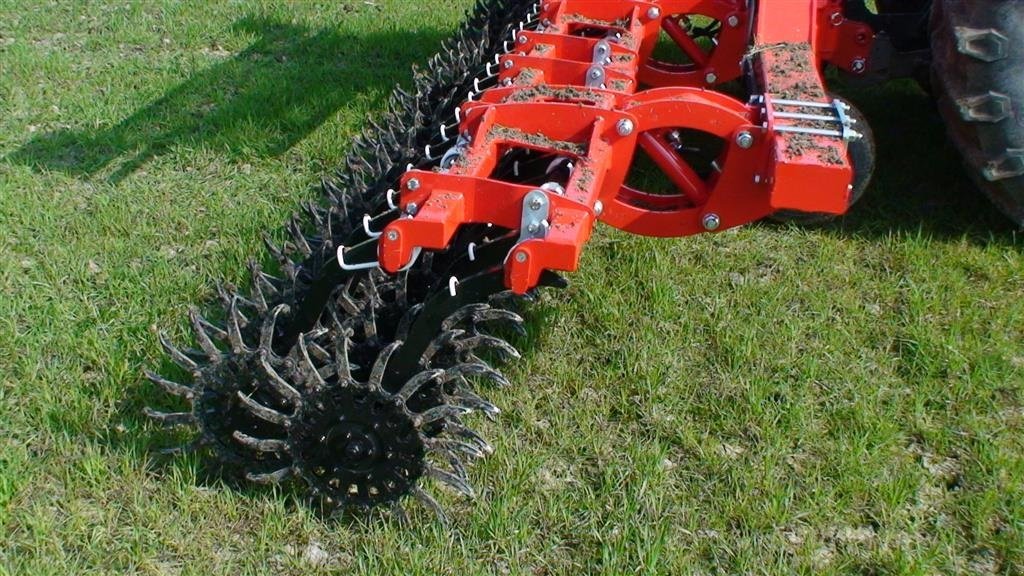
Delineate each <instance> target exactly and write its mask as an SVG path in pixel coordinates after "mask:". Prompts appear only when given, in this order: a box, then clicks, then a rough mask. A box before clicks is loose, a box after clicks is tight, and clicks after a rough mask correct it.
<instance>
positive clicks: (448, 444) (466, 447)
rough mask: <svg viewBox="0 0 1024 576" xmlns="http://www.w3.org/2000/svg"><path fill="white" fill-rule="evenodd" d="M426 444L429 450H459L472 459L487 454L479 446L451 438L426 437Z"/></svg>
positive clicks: (480, 457)
mask: <svg viewBox="0 0 1024 576" xmlns="http://www.w3.org/2000/svg"><path fill="white" fill-rule="evenodd" d="M426 446H427V448H428V449H430V450H448V451H449V452H459V453H461V454H464V455H466V456H468V457H470V458H473V459H474V460H480V459H482V458H484V457H486V456H487V454H486V453H485V452H484V451H483V450H481V449H480V447H479V446H476V445H474V444H470V443H469V442H460V441H458V440H452V439H451V438H427V439H426Z"/></svg>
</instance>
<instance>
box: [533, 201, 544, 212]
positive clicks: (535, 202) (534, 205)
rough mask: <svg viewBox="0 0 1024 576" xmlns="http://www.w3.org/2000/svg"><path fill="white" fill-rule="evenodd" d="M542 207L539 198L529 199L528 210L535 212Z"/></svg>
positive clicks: (542, 204)
mask: <svg viewBox="0 0 1024 576" xmlns="http://www.w3.org/2000/svg"><path fill="white" fill-rule="evenodd" d="M542 207H544V203H543V202H541V199H540V198H534V199H533V200H530V210H533V211H534V212H536V211H537V210H540V209H541V208H542Z"/></svg>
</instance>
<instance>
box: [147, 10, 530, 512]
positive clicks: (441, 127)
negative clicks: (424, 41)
mask: <svg viewBox="0 0 1024 576" xmlns="http://www.w3.org/2000/svg"><path fill="white" fill-rule="evenodd" d="M535 4H536V2H535V1H534V0H478V2H477V4H476V7H475V8H474V11H473V12H472V14H470V16H469V17H468V18H467V20H466V21H465V22H464V24H463V26H462V27H460V29H459V30H458V31H457V33H456V34H455V35H454V36H453V37H452V38H451V39H449V40H448V41H447V42H446V43H445V44H444V45H443V46H442V49H441V50H440V52H439V53H438V55H436V56H435V57H434V58H432V59H431V60H430V61H429V62H428V63H427V65H426V66H425V68H424V69H422V70H419V71H417V72H416V74H415V77H414V86H413V89H412V90H410V91H403V90H401V89H396V91H395V93H394V94H393V96H392V98H391V100H390V102H389V104H388V106H387V111H386V113H385V114H384V117H383V118H381V119H380V120H379V121H378V122H375V123H371V125H370V127H369V128H367V130H366V131H365V132H364V133H363V135H361V136H360V137H358V138H356V139H355V140H354V141H353V142H352V147H351V152H350V154H349V156H348V159H347V161H346V162H345V165H344V167H343V169H342V170H340V171H339V172H338V173H336V174H335V175H334V177H333V178H331V179H330V180H325V181H324V182H323V194H324V199H325V201H326V204H327V206H326V207H320V206H317V205H314V204H309V205H305V206H304V207H303V210H302V211H301V212H300V213H298V214H297V215H295V216H294V217H293V218H292V219H291V220H290V221H289V223H288V224H287V226H286V232H287V234H288V239H287V240H286V241H285V243H284V244H283V245H280V246H278V245H275V244H274V243H273V242H271V241H269V240H268V241H267V249H268V251H269V253H270V255H271V256H272V259H273V261H274V263H275V264H274V265H273V269H276V271H277V272H276V273H274V272H273V270H271V271H269V272H268V271H267V270H265V269H263V268H262V267H261V266H260V265H258V264H256V263H253V264H251V265H250V273H251V277H252V285H251V287H250V288H249V290H248V291H246V292H243V291H238V290H236V289H234V288H232V287H227V288H222V289H220V292H219V294H220V301H221V305H222V311H221V312H220V313H211V314H210V316H209V318H218V319H217V320H211V319H207V318H204V317H203V316H201V315H199V314H198V313H197V312H192V313H191V321H192V322H191V324H192V328H193V332H194V339H195V342H196V344H195V349H192V348H179V347H177V346H175V345H173V344H171V343H170V341H169V340H167V339H166V338H165V337H163V336H162V335H161V343H162V344H163V346H164V349H165V351H166V352H167V353H168V355H169V356H170V358H171V360H172V361H173V362H174V363H175V364H177V365H178V366H179V367H180V368H181V369H182V370H184V371H185V372H187V373H188V374H189V375H190V381H186V380H182V381H181V382H176V381H174V380H178V379H177V378H175V379H174V380H172V379H170V378H165V377H163V376H160V375H157V374H152V373H147V377H148V378H149V379H150V380H151V381H152V382H153V383H155V384H156V385H158V386H159V387H160V388H162V389H163V390H164V391H166V392H167V393H169V394H170V395H172V396H177V397H180V398H182V399H184V400H185V401H186V402H187V403H188V405H189V407H188V409H185V410H182V411H177V412H164V411H157V410H153V409H150V408H147V409H146V413H147V414H148V415H149V416H150V417H151V418H153V419H154V420H155V421H157V422H158V423H160V424H163V425H166V426H195V427H197V428H198V434H197V436H196V438H195V440H194V441H193V442H192V443H191V444H190V445H189V446H188V448H196V447H200V448H206V449H208V451H209V452H210V453H211V454H212V455H213V456H214V458H215V460H216V462H217V463H218V464H219V465H221V466H222V467H223V468H224V469H225V470H228V471H230V472H233V473H235V474H237V475H238V476H239V477H242V478H246V479H248V480H251V481H254V482H257V483H277V482H281V481H285V480H287V479H296V478H301V479H303V480H304V481H305V482H306V483H308V484H309V485H310V488H311V490H312V492H314V493H318V494H320V495H321V501H322V502H325V503H327V504H329V505H330V506H332V507H357V508H358V507H366V506H371V505H374V504H379V503H387V502H391V503H397V501H398V499H399V498H400V497H401V496H402V495H403V494H412V495H413V496H414V497H416V498H417V499H418V500H419V501H421V502H422V503H424V504H425V505H427V506H428V507H430V508H432V509H435V510H437V511H440V507H439V506H438V505H437V503H436V501H434V499H433V498H432V497H431V496H430V495H429V494H428V493H427V492H426V491H425V490H424V489H423V488H422V487H421V485H422V484H423V482H424V481H425V480H427V479H433V480H434V481H436V482H438V483H440V484H443V485H446V486H448V487H451V488H453V489H455V490H456V491H457V492H460V493H463V494H472V489H471V488H470V487H469V483H468V480H467V474H466V468H465V466H466V464H468V463H469V462H471V461H472V460H474V459H476V458H479V457H482V456H483V455H485V454H488V453H489V452H490V451H491V447H490V445H489V444H488V443H487V442H486V441H484V440H483V439H482V438H481V437H480V435H479V434H477V433H476V432H475V431H474V430H472V429H471V428H469V427H468V426H467V425H466V424H465V423H464V422H463V421H462V417H463V416H465V415H466V414H468V413H471V412H480V413H483V414H485V415H487V416H493V415H494V414H495V413H497V408H495V407H494V406H493V405H492V404H490V403H489V402H487V401H486V400H483V399H482V398H480V397H479V396H477V395H476V394H475V393H474V392H473V391H472V390H471V384H472V383H471V381H472V380H474V379H477V378H486V379H491V380H493V381H494V382H497V383H498V384H499V385H504V384H507V380H505V378H504V377H503V376H501V374H500V373H498V372H497V371H496V370H494V369H492V368H490V367H489V366H487V364H486V363H485V362H484V361H483V360H482V359H481V358H480V357H479V356H477V352H478V351H479V350H481V349H489V350H492V351H496V352H497V354H498V355H499V356H501V357H505V358H517V357H518V352H516V351H515V349H514V348H512V347H511V346H510V345H509V344H508V343H507V342H505V341H504V340H501V339H500V338H497V337H494V336H491V335H490V334H489V333H488V332H487V330H485V329H484V326H485V325H486V326H490V325H493V324H498V323H502V324H507V325H510V326H511V327H512V329H517V330H519V329H521V324H522V319H521V318H519V316H518V315H516V314H514V313H512V312H509V311H507V310H504V309H503V308H504V306H500V305H498V304H497V303H491V304H487V303H486V302H487V296H489V295H490V293H488V292H480V293H479V294H476V295H475V297H476V298H477V299H476V300H472V299H471V300H470V301H467V302H462V303H461V304H460V305H459V306H455V307H453V308H450V309H449V308H445V307H444V306H442V308H443V309H444V310H445V312H444V313H443V314H442V315H440V316H438V315H437V314H438V313H437V312H436V310H430V308H431V306H432V304H431V303H435V301H437V300H438V299H437V298H436V295H437V294H438V293H439V292H441V293H443V292H445V291H446V288H445V286H446V283H447V281H448V279H449V278H456V277H457V278H458V279H459V280H463V279H465V278H467V277H469V276H471V275H473V274H475V273H476V272H477V271H478V270H479V267H478V266H477V267H474V266H468V267H467V266H466V265H465V260H466V257H465V252H466V247H467V246H468V245H469V243H470V242H472V243H475V244H477V245H481V244H486V243H487V242H490V241H491V240H490V239H489V238H488V237H487V233H488V232H489V231H484V230H467V231H465V233H464V234H463V237H462V238H461V239H459V240H458V241H456V242H454V243H453V246H452V247H451V248H450V250H448V251H447V252H439V253H432V254H423V256H422V257H421V258H420V259H419V260H418V261H417V262H416V264H415V265H414V266H413V267H412V268H411V269H409V270H407V271H405V272H402V273H400V274H398V275H395V276H388V275H386V274H383V273H382V272H380V271H379V270H367V271H362V272H359V273H357V274H354V275H350V277H348V278H347V280H345V281H344V282H340V283H338V284H337V285H335V284H329V285H327V287H328V288H330V290H329V292H330V293H329V296H328V295H327V294H326V293H324V294H322V295H323V296H324V297H325V298H326V303H325V309H326V311H327V312H326V313H320V312H317V314H321V315H320V317H319V318H317V317H316V316H315V315H308V313H309V310H308V309H305V308H303V304H304V303H305V302H307V301H310V300H311V298H310V295H311V294H312V293H315V292H317V291H318V290H319V291H320V292H323V288H324V287H325V281H324V277H325V275H324V274H323V270H324V269H326V268H327V267H328V264H329V263H330V262H331V260H332V259H333V257H334V253H335V250H336V247H337V246H341V245H343V246H348V247H352V246H355V245H357V244H359V243H362V242H365V241H367V240H368V239H369V238H370V237H371V228H372V229H373V230H379V229H380V228H381V227H382V226H383V225H384V224H386V222H387V221H388V219H389V218H393V217H395V216H396V213H395V210H394V208H392V202H391V197H390V196H389V194H390V192H389V191H390V190H391V189H393V188H397V187H398V182H399V179H400V177H401V176H402V174H403V173H404V172H405V171H406V170H407V168H408V167H409V166H414V167H417V168H426V169H431V168H436V167H438V166H439V164H440V162H441V160H442V158H441V155H440V154H436V151H442V152H443V151H444V150H446V149H448V148H450V147H451V145H452V144H451V142H450V140H451V136H452V135H453V134H454V133H453V130H455V127H456V126H457V122H455V111H456V108H457V106H459V105H460V104H461V103H462V100H463V99H464V97H465V94H466V93H467V92H468V91H470V90H479V89H481V86H483V87H484V88H486V87H490V86H491V85H493V84H494V83H495V80H494V79H493V77H491V76H490V75H488V74H487V73H486V72H485V70H486V69H485V65H486V64H487V63H489V62H491V61H492V60H493V58H494V56H495V55H496V54H499V53H502V52H504V48H503V44H504V41H505V40H507V39H508V38H509V37H510V34H511V32H512V31H513V29H515V30H518V29H520V23H521V22H523V21H527V22H528V25H529V22H530V14H531V8H533V7H534V6H535ZM446 133H447V135H446ZM431 150H434V151H435V153H432V152H431ZM367 222H371V223H372V225H368V224H367ZM490 232H492V233H496V232H497V231H490ZM460 234H462V233H460ZM496 244H497V245H498V247H499V248H503V250H504V251H507V248H508V247H507V246H504V245H502V244H500V243H496ZM478 250H479V248H478ZM496 253H497V252H496ZM501 254H504V252H501ZM275 274H276V275H275ZM313 300H315V299H313ZM441 300H443V298H442V299H441ZM445 305H447V304H445ZM304 314H305V315H306V316H303V315H304ZM296 318H305V319H306V320H309V322H310V323H309V324H307V326H308V327H307V328H306V329H305V330H306V333H304V334H301V335H299V336H298V337H297V338H296V337H294V333H291V332H288V331H282V330H283V329H282V327H283V326H289V325H290V323H293V322H295V319H296ZM424 325H426V326H428V327H432V328H433V329H434V332H430V331H429V330H426V331H424V329H423V326H424ZM410 332H411V334H410ZM424 333H430V335H429V336H426V337H425V336H424V335H423V334H424ZM283 334H292V335H283ZM410 339H411V340H412V342H411V343H406V344H403V342H405V341H407V340H410ZM339 343H341V344H339ZM403 346H404V348H403ZM396 351H398V353H397V354H398V356H403V357H404V358H405V361H404V368H403V369H402V370H400V371H398V372H395V371H394V370H392V369H391V368H392V367H391V366H389V365H388V359H389V358H391V356H392V355H393V354H396ZM409 359H412V360H411V361H410V360H409ZM358 391H361V392H359V393H358V394H357V392H358ZM360 400H362V401H365V402H369V404H368V405H369V406H371V407H377V409H379V410H381V411H380V412H379V413H374V412H373V411H372V410H371V411H370V412H366V411H364V410H361V409H360V408H359V407H360V406H361V405H360V402H359V401H360ZM318 406H322V407H323V408H318ZM368 414H370V415H373V416H381V417H382V418H380V419H378V418H376V417H371V416H368ZM343 416H344V418H345V419H347V420H348V421H349V422H356V423H358V422H362V423H361V424H358V425H356V424H351V425H346V426H341V425H340V423H339V422H340V420H341V419H342V417H343ZM378 420H380V421H379V422H378ZM389 421H391V422H393V423H394V426H396V428H394V430H392V429H391V428H388V427H387V422H389ZM378 424H379V425H380V426H376V427H375V425H378ZM339 426H341V428H339ZM381 426H383V428H381ZM382 430H383V431H382ZM399 430H400V431H402V434H399V433H398V431H399ZM406 432H408V435H406V434H405V433H406ZM348 436H351V438H348ZM339 438H345V439H346V441H345V442H342V441H341V440H339ZM352 439H356V440H358V441H351V442H350V441H349V440H352ZM385 448H390V449H389V450H388V449H385ZM389 453H390V454H391V455H392V458H395V459H393V460H392V459H388V458H387V456H388V454H389ZM382 456H384V460H380V458H381V457H382ZM321 468H322V469H323V470H324V471H325V474H324V475H323V476H321V475H319V474H317V472H318V471H319V470H320V469H321ZM336 469H337V470H338V471H337V472H335V470H336ZM328 470H329V471H331V473H332V474H335V475H334V476H329V475H327V474H326V471H328ZM388 474H390V478H391V479H390V480H385V481H384V483H381V482H380V481H378V477H379V475H380V476H382V477H386V476H388ZM402 478H404V479H405V480H404V481H401V479H402ZM335 480H336V481H335ZM344 481H348V484H347V486H344V484H345V482H344ZM388 481H390V482H393V483H394V484H393V485H391V484H388V483H387V482H388ZM328 499H329V500H330V501H329V502H328Z"/></svg>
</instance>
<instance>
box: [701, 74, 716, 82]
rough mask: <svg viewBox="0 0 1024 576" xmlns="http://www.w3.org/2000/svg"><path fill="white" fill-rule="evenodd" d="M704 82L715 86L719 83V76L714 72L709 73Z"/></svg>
mask: <svg viewBox="0 0 1024 576" xmlns="http://www.w3.org/2000/svg"><path fill="white" fill-rule="evenodd" d="M704 81H705V82H707V83H708V84H714V83H715V82H718V75H716V74H715V73H714V72H708V74H707V76H705V77H704Z"/></svg>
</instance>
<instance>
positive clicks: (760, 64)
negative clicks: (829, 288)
mask: <svg viewBox="0 0 1024 576" xmlns="http://www.w3.org/2000/svg"><path fill="white" fill-rule="evenodd" d="M747 4H748V3H747V2H745V1H742V0H661V1H655V0H647V1H644V0H608V1H582V0H557V1H556V0H549V1H547V2H543V3H542V5H541V9H540V12H539V14H538V20H539V21H540V22H541V26H540V27H539V28H538V29H537V30H534V31H526V30H524V31H521V32H519V33H517V34H516V35H515V37H514V38H512V39H511V40H510V43H509V52H508V53H507V54H506V55H504V56H502V57H500V58H499V59H498V60H497V62H496V64H497V67H498V70H497V72H496V74H497V80H498V82H499V85H498V87H495V88H490V89H488V90H485V91H483V92H482V93H479V94H475V95H471V96H470V100H469V101H467V102H465V103H464V104H463V106H462V107H461V110H460V112H461V114H460V117H461V121H460V126H459V133H460V134H462V135H463V137H464V139H465V140H466V141H467V143H466V144H465V148H464V150H463V153H462V156H461V157H460V158H459V159H458V161H456V162H455V163H454V164H453V165H452V166H450V167H449V168H448V169H446V170H435V171H425V170H410V171H409V172H408V173H406V174H405V176H404V177H403V179H402V190H401V198H400V200H401V201H400V204H401V209H402V210H403V211H405V212H406V213H407V214H408V215H407V216H405V217H402V218H399V219H397V220H395V221H393V222H392V223H391V224H389V225H388V226H387V227H386V228H385V230H384V233H383V235H382V237H381V240H380V246H379V256H380V262H381V266H382V267H383V268H384V269H386V270H388V271H390V272H395V271H397V270H399V269H401V268H402V267H404V266H405V265H407V264H408V262H409V261H410V259H411V258H413V257H414V254H415V253H416V251H417V249H425V250H440V249H443V248H445V247H446V246H448V244H449V243H450V242H451V240H452V237H453V236H454V234H455V233H456V231H457V230H458V228H459V226H461V225H463V224H468V223H491V224H493V225H495V226H499V227H502V228H507V229H512V230H515V229H518V228H519V227H520V226H521V223H522V216H523V210H524V207H523V203H524V197H526V196H527V195H528V194H531V192H534V191H536V190H537V187H535V186H527V185H523V184H521V183H515V182H507V181H502V180H501V179H499V178H497V177H495V176H494V174H495V168H496V166H497V165H498V162H499V160H500V159H501V158H502V156H503V155H505V154H506V153H508V152H509V151H511V150H516V149H528V150H532V151H533V153H538V154H550V155H552V156H557V157H562V158H565V159H568V160H569V161H571V162H572V170H571V174H570V176H569V178H568V181H567V182H566V183H565V186H564V193H561V194H560V193H558V192H556V191H552V190H550V189H549V190H547V191H545V194H546V195H547V197H548V200H549V202H550V209H549V213H548V221H547V227H546V233H544V234H540V235H533V236H530V235H524V236H523V238H522V241H521V242H519V243H518V244H517V245H516V246H515V247H514V248H513V249H512V251H511V252H510V254H509V257H508V258H507V259H506V262H505V269H506V283H507V285H508V286H509V287H510V288H511V289H512V290H514V291H515V292H517V293H523V292H526V291H527V290H529V289H530V288H532V287H534V286H535V285H536V284H537V282H538V281H539V278H540V275H541V272H542V271H543V270H545V269H553V270H569V271H571V270H575V269H576V267H577V266H578V264H579V258H580V254H581V252H582V249H583V246H584V244H585V243H586V242H587V240H588V239H589V238H590V235H591V233H592V230H593V226H594V223H595V221H596V220H598V219H600V220H601V221H603V222H605V223H607V224H609V225H611V226H614V227H616V228H620V229H622V230H626V231H629V232H632V233H636V234H644V235H649V236H684V235H690V234H697V233H700V232H705V231H715V230H724V229H727V228H731V227H734V226H739V225H742V224H745V223H748V222H751V221H754V220H757V219H759V218H762V217H764V216H766V215H768V214H770V213H771V212H772V211H773V210H776V209H779V208H789V209H800V210H807V211H823V212H833V213H840V212H843V211H845V210H846V207H847V206H846V202H847V195H848V193H847V188H848V185H849V184H850V181H851V179H852V170H851V167H850V164H849V161H848V159H847V157H846V148H845V146H846V143H845V140H844V139H843V137H842V136H843V135H848V132H844V131H843V128H844V127H843V126H842V125H841V124H839V123H838V121H837V120H828V119H826V120H822V119H820V118H819V119H817V120H807V119H804V118H802V117H801V115H807V114H809V113H810V112H813V114H810V117H811V118H817V117H830V115H831V116H834V117H835V118H837V119H841V118H842V110H836V109H835V108H834V104H833V102H832V99H831V98H830V97H829V96H828V93H827V91H826V89H825V87H824V84H823V82H822V77H821V74H820V66H821V65H823V64H824V63H826V62H831V63H834V64H835V65H836V66H838V67H840V68H844V69H847V70H851V71H854V72H857V71H858V70H859V69H860V67H861V66H862V64H863V63H864V62H866V60H863V59H866V56H867V53H868V51H869V50H870V45H871V40H872V38H871V35H870V29H868V28H867V27H866V26H864V25H862V24H860V23H856V22H850V21H847V20H846V19H845V18H844V17H842V10H841V2H839V1H838V0H760V2H758V3H757V10H756V11H750V10H748V7H747ZM837 13H838V14H839V16H836V14H837ZM695 17H702V18H703V19H702V20H700V21H701V22H704V23H706V24H707V23H711V24H712V27H711V28H710V29H711V30H716V32H715V34H716V37H715V40H716V43H713V44H712V45H709V44H708V42H706V41H704V40H701V41H698V40H696V39H694V38H693V37H692V36H691V33H690V32H688V30H687V28H686V26H687V23H688V19H691V18H693V19H692V20H689V22H690V25H691V26H692V25H693V24H692V22H695V21H697V20H696V18H695ZM712 20H714V21H717V22H718V24H717V25H714V22H712ZM706 24H705V25H706ZM662 31H665V33H666V34H667V36H668V37H669V38H670V39H671V41H672V43H673V44H675V45H676V46H678V47H679V49H680V50H681V51H682V52H683V53H684V54H686V55H687V56H688V59H689V62H688V63H684V64H668V63H666V62H661V61H659V60H658V59H657V57H656V56H655V54H656V52H655V47H656V44H657V43H658V39H659V37H660V35H661V34H662ZM858 61H859V62H860V63H858ZM744 67H746V69H747V70H748V71H749V73H750V74H752V77H753V79H754V80H755V81H756V84H757V85H758V86H759V90H758V95H757V97H756V98H754V99H752V100H751V102H750V103H747V102H741V101H739V100H737V99H735V98H733V97H730V96H726V95H724V94H721V93H718V92H712V91H708V90H706V89H704V88H705V87H707V86H709V85H717V84H720V83H723V82H727V81H731V80H735V79H736V78H738V77H740V75H741V70H743V69H744ZM712 76H713V77H712ZM641 85H644V86H650V87H651V88H649V89H646V90H639V86H641ZM792 101H796V102H798V104H794V103H793V102H792ZM794 111H795V112H794ZM794 114H796V117H794ZM808 128H810V129H811V130H810V131H806V130H807V129H808ZM831 128H835V130H831ZM823 130H824V132H822V131H823ZM832 132H835V133H836V134H837V135H829V134H830V133H832ZM680 133H686V134H700V135H701V136H702V137H704V138H706V139H709V140H713V141H714V142H716V143H717V148H714V158H713V159H709V163H708V164H707V165H704V166H696V165H692V164H691V162H690V160H688V159H687V157H686V155H685V154H683V153H681V152H680V151H679V148H678V137H679V134H680ZM710 149H711V148H709V150H710ZM638 150H642V151H643V152H644V153H645V154H646V155H647V156H648V157H649V158H650V159H652V160H653V162H654V164H655V165H656V166H657V167H658V168H660V169H661V171H662V172H664V173H665V175H666V178H667V180H668V181H669V182H671V183H672V184H673V185H674V186H675V191H670V192H668V193H659V192H652V191H645V190H641V189H638V188H637V187H635V186H633V185H630V184H627V176H628V173H629V170H630V167H631V164H632V159H633V157H634V156H635V155H636V154H637V151H638ZM709 167H710V168H709ZM413 205H415V207H416V209H412V206H413Z"/></svg>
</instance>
